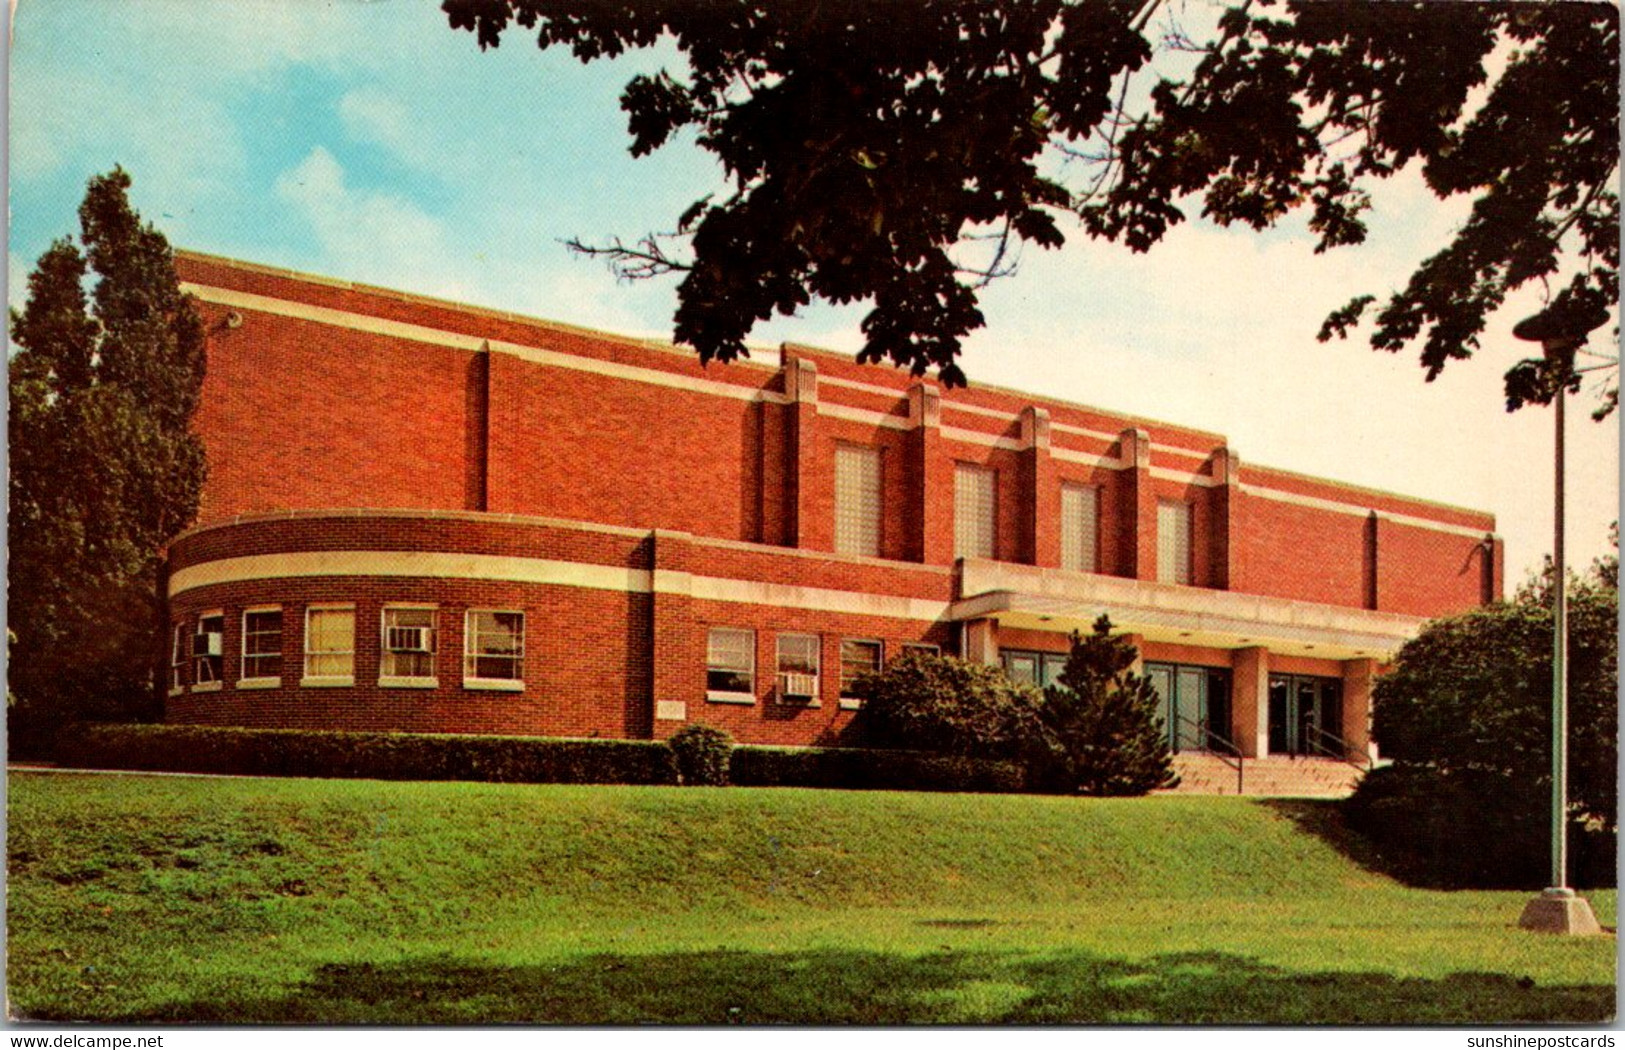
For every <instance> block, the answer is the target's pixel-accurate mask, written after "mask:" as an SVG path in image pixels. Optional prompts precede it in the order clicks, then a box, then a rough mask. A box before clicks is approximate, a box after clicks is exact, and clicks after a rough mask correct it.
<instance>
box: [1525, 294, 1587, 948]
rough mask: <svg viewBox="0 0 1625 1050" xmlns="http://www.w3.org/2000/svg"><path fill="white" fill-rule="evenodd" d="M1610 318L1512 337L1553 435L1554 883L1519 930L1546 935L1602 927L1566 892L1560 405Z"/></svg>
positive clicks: (1565, 319)
mask: <svg viewBox="0 0 1625 1050" xmlns="http://www.w3.org/2000/svg"><path fill="white" fill-rule="evenodd" d="M1607 319H1608V314H1607V312H1606V311H1603V310H1594V311H1590V312H1581V313H1579V314H1574V313H1568V314H1558V313H1556V312H1554V311H1552V310H1546V311H1542V312H1541V313H1538V314H1536V315H1535V316H1533V317H1530V318H1527V319H1525V320H1523V321H1521V322H1519V323H1518V325H1517V327H1516V328H1514V329H1513V330H1512V334H1513V335H1515V336H1517V337H1518V338H1519V339H1526V340H1529V341H1532V342H1538V343H1540V344H1541V349H1542V351H1543V353H1544V355H1545V358H1546V365H1547V369H1548V374H1549V377H1550V379H1551V381H1552V389H1553V394H1552V403H1553V408H1554V415H1555V417H1556V425H1557V433H1556V436H1555V440H1554V442H1553V445H1554V449H1553V468H1554V474H1555V480H1554V484H1553V506H1552V519H1553V533H1552V880H1551V884H1550V885H1549V886H1547V887H1546V889H1544V890H1542V891H1541V893H1540V896H1538V897H1536V898H1535V899H1534V900H1531V901H1530V902H1529V903H1528V904H1527V905H1525V906H1524V909H1523V915H1522V917H1521V918H1519V920H1518V925H1519V926H1522V927H1523V928H1524V929H1528V930H1539V931H1542V932H1546V933H1565V934H1597V933H1601V932H1602V927H1600V926H1599V925H1598V924H1597V917H1596V916H1595V915H1594V914H1592V911H1591V903H1590V902H1589V901H1587V900H1586V899H1585V898H1584V897H1581V896H1579V895H1578V894H1576V893H1575V892H1574V890H1572V889H1570V888H1569V875H1568V873H1569V843H1568V823H1569V821H1568V811H1569V802H1568V785H1569V727H1568V722H1569V676H1568V564H1567V562H1566V561H1565V560H1564V556H1563V481H1564V475H1565V473H1566V472H1565V469H1564V462H1563V455H1564V442H1563V436H1564V418H1563V416H1564V411H1563V409H1564V402H1565V401H1567V400H1568V393H1569V384H1570V382H1571V381H1572V380H1573V378H1574V374H1575V373H1574V370H1573V364H1572V361H1573V355H1574V352H1575V351H1576V350H1578V349H1579V348H1580V347H1581V346H1582V345H1584V343H1585V341H1586V336H1587V334H1589V333H1590V332H1591V331H1592V330H1593V329H1595V328H1597V327H1599V326H1601V325H1602V324H1603V323H1604V322H1605V321H1606V320H1607Z"/></svg>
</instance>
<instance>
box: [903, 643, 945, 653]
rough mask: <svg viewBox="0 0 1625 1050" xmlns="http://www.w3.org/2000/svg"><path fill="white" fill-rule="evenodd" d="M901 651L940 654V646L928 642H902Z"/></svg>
mask: <svg viewBox="0 0 1625 1050" xmlns="http://www.w3.org/2000/svg"><path fill="white" fill-rule="evenodd" d="M903 652H905V653H915V654H918V655H920V656H941V655H942V646H940V645H933V644H932V643H930V642H904V643H903Z"/></svg>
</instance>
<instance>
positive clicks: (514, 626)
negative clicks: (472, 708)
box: [463, 609, 525, 691]
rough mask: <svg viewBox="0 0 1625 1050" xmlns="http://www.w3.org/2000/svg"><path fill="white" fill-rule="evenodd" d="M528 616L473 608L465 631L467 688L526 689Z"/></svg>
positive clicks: (464, 649) (464, 650) (465, 682)
mask: <svg viewBox="0 0 1625 1050" xmlns="http://www.w3.org/2000/svg"><path fill="white" fill-rule="evenodd" d="M524 678H525V614H524V613H522V612H495V611H489V610H484V609H470V610H469V611H468V618H467V622H466V623H465V625H464V628H463V686H464V687H465V688H468V689H512V690H515V691H517V690H520V689H523V688H524V687H525V684H524Z"/></svg>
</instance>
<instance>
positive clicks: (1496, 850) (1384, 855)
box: [1342, 764, 1617, 889]
mask: <svg viewBox="0 0 1625 1050" xmlns="http://www.w3.org/2000/svg"><path fill="white" fill-rule="evenodd" d="M1550 790H1551V788H1550V781H1548V782H1547V783H1544V784H1543V783H1539V782H1518V781H1515V780H1513V779H1512V778H1511V777H1508V776H1506V775H1505V774H1503V773H1500V772H1498V771H1495V770H1454V771H1450V772H1446V771H1444V770H1440V769H1430V768H1426V767H1419V766H1416V765H1411V764H1399V765H1393V766H1385V767H1383V768H1381V769H1376V770H1373V771H1372V772H1370V773H1369V774H1367V775H1366V776H1365V777H1364V778H1363V779H1362V780H1361V781H1360V786H1359V788H1358V789H1356V791H1355V793H1354V795H1353V796H1352V797H1351V798H1349V799H1348V800H1347V801H1345V802H1344V803H1342V806H1343V812H1344V815H1345V817H1346V819H1347V821H1348V825H1349V827H1351V828H1353V829H1354V830H1355V831H1358V832H1360V833H1361V834H1362V835H1364V836H1365V837H1366V838H1367V839H1369V840H1370V841H1371V843H1372V845H1373V846H1374V847H1375V848H1376V854H1377V859H1378V860H1379V862H1380V863H1381V866H1382V867H1383V868H1384V869H1385V870H1386V871H1388V872H1389V873H1391V874H1393V875H1394V876H1395V877H1397V878H1399V879H1402V880H1404V881H1405V882H1408V883H1411V884H1413V885H1418V886H1428V887H1435V888H1439V889H1465V888H1479V889H1535V888H1536V887H1540V886H1544V885H1546V884H1547V883H1548V882H1549V881H1550V875H1551V867H1550V865H1551V824H1550V820H1551V814H1550V810H1549V809H1548V808H1547V806H1548V802H1549V798H1550V796H1549V794H1548V792H1549V791H1550ZM1568 834H1569V866H1570V874H1571V875H1572V877H1573V880H1574V883H1575V884H1576V885H1579V886H1583V887H1588V888H1595V887H1599V886H1613V885H1614V884H1615V882H1616V879H1617V874H1616V872H1615V869H1614V860H1615V844H1614V834H1613V833H1612V832H1611V831H1609V830H1608V829H1606V828H1603V827H1600V826H1595V825H1582V824H1581V823H1579V822H1578V821H1571V822H1570V824H1569V831H1568Z"/></svg>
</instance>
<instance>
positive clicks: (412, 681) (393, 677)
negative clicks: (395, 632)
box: [378, 602, 440, 689]
mask: <svg viewBox="0 0 1625 1050" xmlns="http://www.w3.org/2000/svg"><path fill="white" fill-rule="evenodd" d="M398 612H426V613H428V614H429V627H428V630H429V654H428V655H429V667H430V668H431V669H435V668H438V667H439V666H440V659H439V658H440V607H439V606H437V605H414V604H412V603H409V602H390V603H388V604H386V605H385V606H384V607H383V608H382V609H379V610H378V685H379V686H380V687H381V688H384V689H438V688H440V676H439V673H438V671H436V673H434V674H427V675H406V674H390V673H388V672H389V671H390V670H392V669H393V668H394V656H395V650H393V649H391V648H390V647H389V628H390V626H391V625H390V622H389V615H390V613H398ZM411 626H417V625H416V624H413V625H411Z"/></svg>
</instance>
